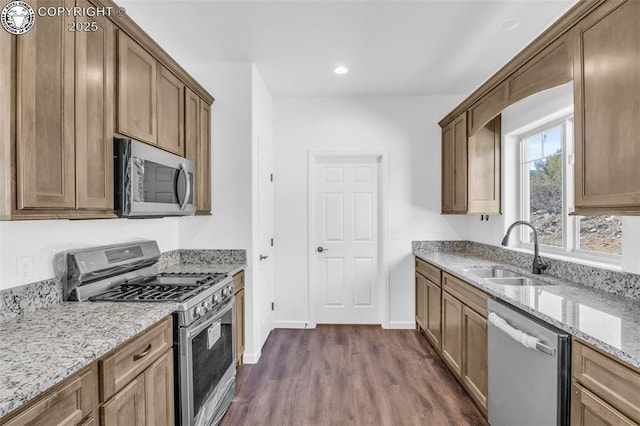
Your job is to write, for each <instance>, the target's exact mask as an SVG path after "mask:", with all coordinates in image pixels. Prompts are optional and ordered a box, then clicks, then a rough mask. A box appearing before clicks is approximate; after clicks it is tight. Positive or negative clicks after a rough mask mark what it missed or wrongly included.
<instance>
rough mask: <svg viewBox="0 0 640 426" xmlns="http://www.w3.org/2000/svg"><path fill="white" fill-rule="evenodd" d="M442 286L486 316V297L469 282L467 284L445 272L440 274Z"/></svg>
mask: <svg viewBox="0 0 640 426" xmlns="http://www.w3.org/2000/svg"><path fill="white" fill-rule="evenodd" d="M442 286H443V288H444V289H445V290H447V291H448V292H449V293H451V294H452V295H454V296H455V297H457V298H458V300H460V301H461V302H462V303H464V304H465V305H467V306H469V307H470V308H472V309H473V310H474V311H476V312H478V313H479V314H480V315H482V316H484V317H485V318H486V317H487V298H488V296H487V295H486V293H484V292H483V291H480V290H478V289H477V288H475V287H473V286H472V285H471V284H467V283H466V282H464V281H462V280H461V279H459V278H456V277H454V276H453V275H449V274H447V273H446V272H445V273H443V274H442Z"/></svg>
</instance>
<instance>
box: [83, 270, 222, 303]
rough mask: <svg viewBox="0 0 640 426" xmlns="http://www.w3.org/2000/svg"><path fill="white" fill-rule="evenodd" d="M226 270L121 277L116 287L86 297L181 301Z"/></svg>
mask: <svg viewBox="0 0 640 426" xmlns="http://www.w3.org/2000/svg"><path fill="white" fill-rule="evenodd" d="M226 277H227V274H221V273H214V274H200V273H198V274H195V273H162V274H157V275H149V276H140V277H135V278H131V279H128V280H126V281H123V282H122V283H121V284H120V285H119V286H118V287H115V288H112V289H110V290H108V291H105V292H103V293H100V294H97V295H95V296H92V297H89V300H91V301H109V302H135V301H140V302H183V301H185V300H188V299H189V298H191V297H193V296H195V295H197V294H200V293H202V292H203V291H205V290H207V289H208V288H211V287H213V286H214V285H215V284H217V283H219V282H220V281H222V280H224V279H225V278H226Z"/></svg>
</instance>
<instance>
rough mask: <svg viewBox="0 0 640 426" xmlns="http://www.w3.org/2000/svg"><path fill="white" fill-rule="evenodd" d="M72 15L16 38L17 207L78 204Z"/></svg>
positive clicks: (49, 20)
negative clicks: (70, 26)
mask: <svg viewBox="0 0 640 426" xmlns="http://www.w3.org/2000/svg"><path fill="white" fill-rule="evenodd" d="M29 3H30V4H31V6H32V7H33V9H35V10H37V9H38V8H40V7H59V6H60V1H59V0H56V1H53V0H52V1H44V0H38V1H30V2H29ZM74 3H75V2H74V1H73V0H66V1H64V2H63V4H64V6H65V7H73V6H74V5H75V4H74ZM72 19H73V18H68V17H65V15H64V14H61V15H60V16H56V17H47V18H40V19H37V23H36V25H34V27H33V28H32V29H31V31H29V32H27V33H25V34H22V35H20V36H17V37H15V39H16V43H17V69H16V79H17V92H16V96H17V111H16V115H17V117H16V123H17V126H16V140H17V141H18V143H16V161H17V165H16V166H17V167H16V172H17V207H18V209H38V208H56V209H74V208H75V204H76V197H75V154H74V145H75V142H74V85H75V81H74V78H75V77H74V56H75V53H74V33H73V32H71V31H69V30H68V25H69V24H70V22H71V21H72ZM5 184H7V183H5Z"/></svg>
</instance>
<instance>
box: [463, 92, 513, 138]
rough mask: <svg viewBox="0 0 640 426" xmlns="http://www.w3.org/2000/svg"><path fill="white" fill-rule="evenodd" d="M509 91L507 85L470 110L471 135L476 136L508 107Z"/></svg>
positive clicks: (490, 93)
mask: <svg viewBox="0 0 640 426" xmlns="http://www.w3.org/2000/svg"><path fill="white" fill-rule="evenodd" d="M508 97H509V89H508V87H507V84H506V83H502V84H500V85H499V86H498V87H496V88H494V89H493V90H491V91H490V92H489V93H487V94H486V95H485V96H484V97H482V99H480V100H478V102H476V103H475V104H473V105H472V106H471V108H469V135H474V134H475V133H476V132H477V131H478V130H480V129H481V128H482V127H484V125H485V124H487V123H488V122H489V121H491V120H492V119H493V118H494V117H495V116H497V115H498V114H500V113H501V112H502V111H503V110H504V109H505V108H506V107H507V106H508Z"/></svg>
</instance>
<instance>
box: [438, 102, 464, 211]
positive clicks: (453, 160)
mask: <svg viewBox="0 0 640 426" xmlns="http://www.w3.org/2000/svg"><path fill="white" fill-rule="evenodd" d="M466 212H467V114H466V113H464V114H462V115H460V116H459V117H458V118H456V119H455V120H453V122H452V123H451V124H449V125H448V126H446V127H445V128H444V129H442V213H445V214H446V213H454V214H464V213H466Z"/></svg>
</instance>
